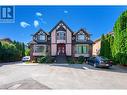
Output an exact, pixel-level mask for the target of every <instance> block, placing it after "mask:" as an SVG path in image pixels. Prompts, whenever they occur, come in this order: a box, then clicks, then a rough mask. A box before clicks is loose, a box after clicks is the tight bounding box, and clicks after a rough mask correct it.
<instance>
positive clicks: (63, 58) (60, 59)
mask: <svg viewBox="0 0 127 95" xmlns="http://www.w3.org/2000/svg"><path fill="white" fill-rule="evenodd" d="M56 63H59V64H62V63H67V58H66V56H65V55H58V56H57V57H56Z"/></svg>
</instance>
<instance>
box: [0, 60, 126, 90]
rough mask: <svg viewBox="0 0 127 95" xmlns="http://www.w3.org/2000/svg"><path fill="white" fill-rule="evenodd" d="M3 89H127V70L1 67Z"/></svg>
mask: <svg viewBox="0 0 127 95" xmlns="http://www.w3.org/2000/svg"><path fill="white" fill-rule="evenodd" d="M0 82H1V83H0V89H127V84H126V83H127V68H124V67H120V66H113V67H112V68H110V69H100V68H94V67H92V66H90V65H87V64H83V65H81V64H30V65H29V64H28V65H24V64H22V63H18V62H17V63H15V64H13V63H12V64H10V65H8V64H4V65H0Z"/></svg>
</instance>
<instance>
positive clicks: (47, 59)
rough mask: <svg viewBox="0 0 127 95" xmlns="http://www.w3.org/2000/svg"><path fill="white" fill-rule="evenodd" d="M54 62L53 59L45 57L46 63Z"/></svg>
mask: <svg viewBox="0 0 127 95" xmlns="http://www.w3.org/2000/svg"><path fill="white" fill-rule="evenodd" d="M54 61H55V57H51V56H47V58H46V63H53V62H54Z"/></svg>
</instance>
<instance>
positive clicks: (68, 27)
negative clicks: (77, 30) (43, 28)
mask: <svg viewBox="0 0 127 95" xmlns="http://www.w3.org/2000/svg"><path fill="white" fill-rule="evenodd" d="M60 23H62V24H63V25H64V26H66V27H67V28H68V29H69V31H71V32H72V33H73V31H72V30H71V29H70V28H69V27H68V25H67V24H65V23H64V21H62V20H60V21H59V22H58V23H57V24H56V25H55V26H54V27H53V28H52V29H51V30H50V33H51V32H52V31H53V30H54V29H55V28H56V27H57V26H58V25H59V24H60Z"/></svg>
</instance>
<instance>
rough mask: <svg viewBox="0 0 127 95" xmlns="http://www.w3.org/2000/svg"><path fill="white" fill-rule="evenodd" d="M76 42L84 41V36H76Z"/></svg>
mask: <svg viewBox="0 0 127 95" xmlns="http://www.w3.org/2000/svg"><path fill="white" fill-rule="evenodd" d="M77 41H85V35H84V34H78V36H77Z"/></svg>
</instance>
